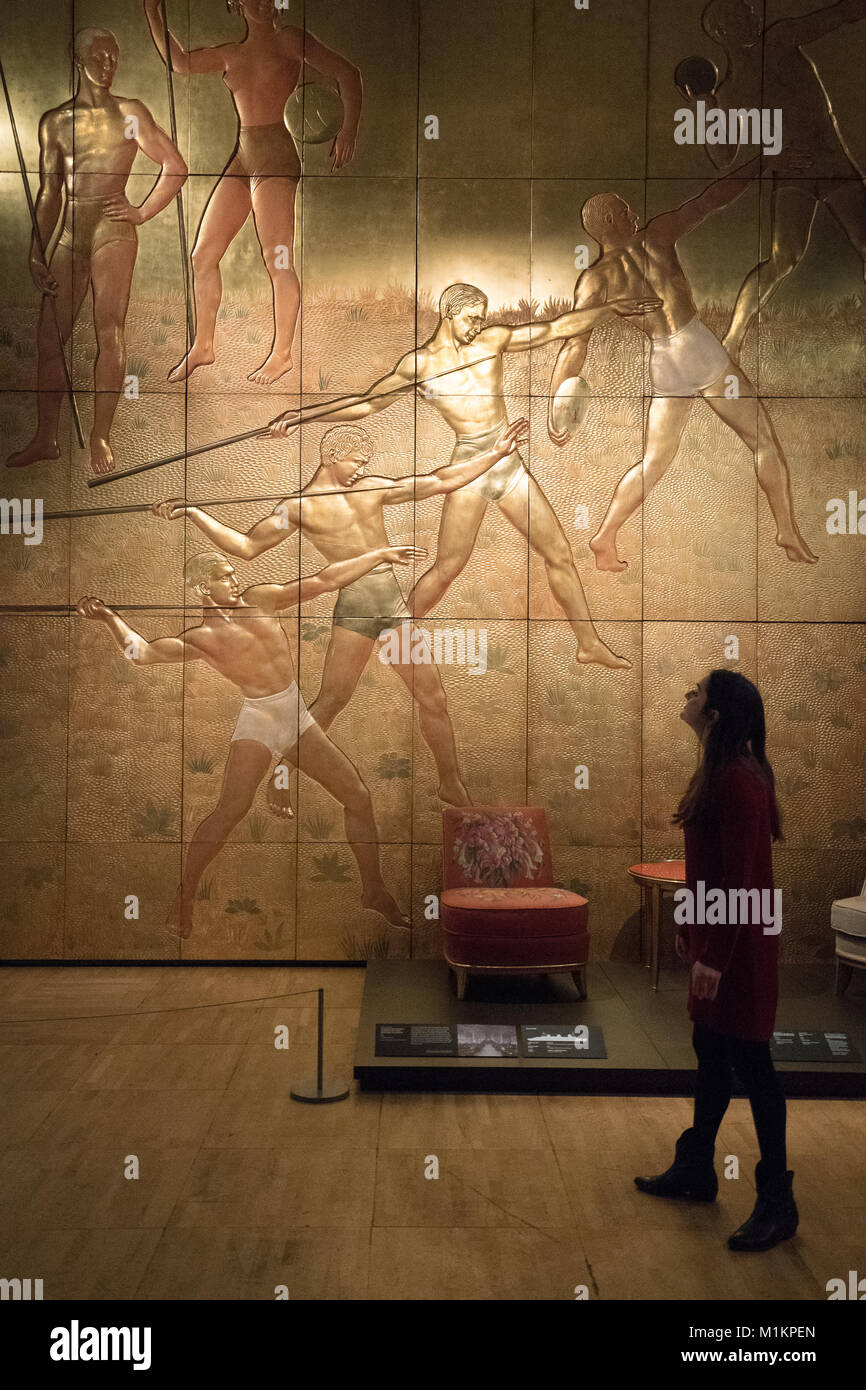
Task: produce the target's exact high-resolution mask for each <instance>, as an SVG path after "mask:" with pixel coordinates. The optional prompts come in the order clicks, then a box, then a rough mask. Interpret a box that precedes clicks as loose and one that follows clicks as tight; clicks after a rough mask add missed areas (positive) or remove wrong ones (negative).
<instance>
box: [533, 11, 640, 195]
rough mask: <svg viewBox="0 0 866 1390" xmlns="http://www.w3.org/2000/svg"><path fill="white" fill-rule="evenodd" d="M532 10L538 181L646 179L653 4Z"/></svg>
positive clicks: (535, 172) (534, 166)
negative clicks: (649, 38) (618, 96)
mask: <svg viewBox="0 0 866 1390" xmlns="http://www.w3.org/2000/svg"><path fill="white" fill-rule="evenodd" d="M534 13H535V23H534V49H533V63H534V72H535V81H534V84H533V102H532V115H533V126H532V173H533V175H534V177H535V179H576V178H596V177H598V176H606V177H607V178H616V179H623V178H626V179H630V178H643V176H644V174H645V172H646V166H645V158H646V155H645V149H646V81H647V17H648V5H647V0H622V3H620V4H617V5H616V6H594V7H593V6H592V5H590V6H589V7H588V8H587V9H586V10H583V11H577V10H576V9H575V8H574V7H573V6H570V5H561V4H559V3H558V0H538V3H537V4H536V5H535V6H534ZM614 92H618V93H620V94H621V95H622V96H623V98H624V99H623V100H618V101H617V102H616V103H615V108H616V114H615V116H614V117H613V119H612V118H611V96H612V94H613V93H614ZM625 94H627V96H626V95H625Z"/></svg>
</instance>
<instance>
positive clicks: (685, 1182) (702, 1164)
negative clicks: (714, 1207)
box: [634, 1129, 719, 1202]
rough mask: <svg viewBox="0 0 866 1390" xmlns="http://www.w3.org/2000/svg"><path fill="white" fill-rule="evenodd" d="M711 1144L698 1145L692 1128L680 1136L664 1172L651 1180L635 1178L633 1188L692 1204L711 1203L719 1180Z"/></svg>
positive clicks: (655, 1195) (653, 1195) (651, 1194)
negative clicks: (669, 1164) (690, 1201)
mask: <svg viewBox="0 0 866 1390" xmlns="http://www.w3.org/2000/svg"><path fill="white" fill-rule="evenodd" d="M715 1147H716V1146H715V1144H707V1143H705V1142H704V1143H700V1142H698V1140H697V1139H696V1137H695V1131H694V1130H693V1129H687V1130H685V1132H684V1133H683V1134H681V1135H680V1137H679V1139H678V1140H677V1144H676V1156H675V1158H674V1161H673V1163H672V1164H671V1166H670V1168H668V1170H667V1172H665V1173H659V1175H658V1176H657V1177H655V1178H635V1180H634V1184H635V1187H636V1188H637V1189H638V1190H639V1191H640V1192H648V1193H649V1194H650V1196H652V1197H688V1198H691V1200H692V1201H694V1202H714V1201H715V1200H716V1193H717V1192H718V1190H719V1180H718V1178H717V1177H716V1174H715V1169H714V1168H713V1153H714V1151H715Z"/></svg>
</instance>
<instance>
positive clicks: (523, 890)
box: [442, 806, 589, 999]
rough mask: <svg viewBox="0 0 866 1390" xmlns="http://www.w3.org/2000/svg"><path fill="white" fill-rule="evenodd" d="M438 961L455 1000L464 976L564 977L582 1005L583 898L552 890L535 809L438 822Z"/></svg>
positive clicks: (473, 813) (485, 811) (497, 809)
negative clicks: (451, 979)
mask: <svg viewBox="0 0 866 1390" xmlns="http://www.w3.org/2000/svg"><path fill="white" fill-rule="evenodd" d="M442 842H443V882H444V888H443V892H442V927H443V931H444V935H445V959H446V960H447V962H448V964H449V965H450V966H451V968H452V970H453V971H454V972H455V975H456V977H457V997H458V998H459V999H463V998H464V996H465V993H466V984H467V981H468V978H469V976H470V974H491V973H492V974H497V975H553V974H563V973H567V974H570V975H571V976H572V977H573V979H574V983H575V985H576V986H577V992H578V995H579V996H580V998H581V999H585V998H586V984H585V980H584V967H585V966H586V963H587V960H588V958H589V932H588V930H587V914H588V906H587V901H586V899H585V898H581V897H579V896H578V894H577V893H569V892H567V891H566V889H564V888H554V886H553V865H552V862H551V856H550V837H549V835H548V832H547V816H546V814H545V812H544V810H543V809H542V808H541V807H539V806H469V807H459V808H458V807H449V808H448V810H446V811H444V812H443V814H442Z"/></svg>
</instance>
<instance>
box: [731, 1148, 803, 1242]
mask: <svg viewBox="0 0 866 1390" xmlns="http://www.w3.org/2000/svg"><path fill="white" fill-rule="evenodd" d="M793 1179H794V1174H793V1173H776V1174H775V1175H774V1176H772V1177H766V1176H765V1175H764V1170H763V1168H762V1166H761V1164H760V1163H759V1164H758V1166H757V1168H756V1169H755V1183H756V1185H757V1188H758V1200H757V1201H756V1202H755V1208H754V1211H753V1212H752V1214H751V1216H750V1217H749V1219H748V1221H744V1222H743V1224H742V1226H741V1227H740V1228H739V1230H737V1231H734V1234H733V1235H732V1236H731V1238H730V1240H729V1241H728V1245H729V1247H730V1249H731V1250H772V1249H773V1246H775V1245H778V1244H779V1242H780V1241H783V1240H789V1239H790V1237H791V1236H792V1235H793V1234H794V1232H795V1231H796V1229H797V1226H798V1224H799V1220H800V1213H799V1212H798V1211H797V1204H796V1203H795V1201H794V1193H793V1191H792V1189H791V1184H792V1182H793Z"/></svg>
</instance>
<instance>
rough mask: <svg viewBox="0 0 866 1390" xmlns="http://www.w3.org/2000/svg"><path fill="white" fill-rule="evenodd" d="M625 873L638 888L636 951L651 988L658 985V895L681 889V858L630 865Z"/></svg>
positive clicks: (683, 873)
mask: <svg viewBox="0 0 866 1390" xmlns="http://www.w3.org/2000/svg"><path fill="white" fill-rule="evenodd" d="M629 873H630V874H631V876H632V878H633V879H634V880H635V882H636V883H639V884H640V889H641V914H640V948H641V949H640V953H641V960H642V961H643V963H644V965H647V964H648V965H649V968H650V970H651V971H652V977H653V989H658V987H659V934H660V932H661V920H662V896H663V894H665V893H673V892H675V891H676V889H677V888H681V887H682V886H683V884H684V883H685V881H686V861H685V860H684V859H663V860H661V861H660V862H659V863H657V864H632V866H631V868H630V869H629ZM647 915H648V916H649V947H650V958H649V961H647V959H646V930H645V922H646V918H647Z"/></svg>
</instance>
